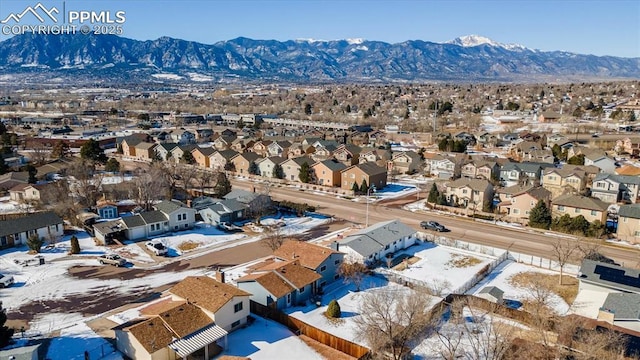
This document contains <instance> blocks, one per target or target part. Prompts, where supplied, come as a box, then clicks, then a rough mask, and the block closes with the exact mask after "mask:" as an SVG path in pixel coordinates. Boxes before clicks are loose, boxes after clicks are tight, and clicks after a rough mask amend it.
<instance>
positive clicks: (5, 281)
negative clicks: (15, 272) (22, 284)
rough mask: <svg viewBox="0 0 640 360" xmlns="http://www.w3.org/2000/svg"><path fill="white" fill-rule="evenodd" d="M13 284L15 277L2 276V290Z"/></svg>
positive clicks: (0, 275)
mask: <svg viewBox="0 0 640 360" xmlns="http://www.w3.org/2000/svg"><path fill="white" fill-rule="evenodd" d="M12 284H13V276H10V275H3V274H0V288H6V287H9V286H11V285H12Z"/></svg>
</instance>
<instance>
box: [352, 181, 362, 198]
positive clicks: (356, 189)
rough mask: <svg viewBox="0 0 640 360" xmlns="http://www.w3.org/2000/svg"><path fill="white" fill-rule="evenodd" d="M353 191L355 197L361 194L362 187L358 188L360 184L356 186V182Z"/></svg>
mask: <svg viewBox="0 0 640 360" xmlns="http://www.w3.org/2000/svg"><path fill="white" fill-rule="evenodd" d="M351 190H352V191H353V194H354V195H358V194H360V186H358V184H356V183H355V182H354V183H353V186H351Z"/></svg>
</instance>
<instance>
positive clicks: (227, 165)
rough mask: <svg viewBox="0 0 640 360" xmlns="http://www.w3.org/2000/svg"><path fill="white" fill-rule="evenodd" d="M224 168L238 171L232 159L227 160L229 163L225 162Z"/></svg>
mask: <svg viewBox="0 0 640 360" xmlns="http://www.w3.org/2000/svg"><path fill="white" fill-rule="evenodd" d="M224 169H225V170H226V171H236V164H234V163H232V162H231V161H227V163H226V164H224Z"/></svg>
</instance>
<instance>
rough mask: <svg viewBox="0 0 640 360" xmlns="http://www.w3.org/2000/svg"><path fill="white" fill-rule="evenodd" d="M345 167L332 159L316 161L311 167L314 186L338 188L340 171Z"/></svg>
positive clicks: (340, 178)
mask: <svg viewBox="0 0 640 360" xmlns="http://www.w3.org/2000/svg"><path fill="white" fill-rule="evenodd" d="M346 168H347V166H346V165H345V164H343V163H341V162H338V161H336V160H334V159H329V160H324V161H318V162H317V163H315V164H313V165H312V166H311V169H312V170H313V173H314V174H315V176H314V179H315V181H316V184H318V185H323V186H340V184H341V181H342V177H341V176H342V171H343V170H344V169H346Z"/></svg>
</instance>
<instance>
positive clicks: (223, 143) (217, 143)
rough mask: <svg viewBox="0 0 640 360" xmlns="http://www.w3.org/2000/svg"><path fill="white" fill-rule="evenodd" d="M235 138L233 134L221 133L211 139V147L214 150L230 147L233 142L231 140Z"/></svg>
mask: <svg viewBox="0 0 640 360" xmlns="http://www.w3.org/2000/svg"><path fill="white" fill-rule="evenodd" d="M235 139H236V136H235V135H230V136H226V135H221V136H218V138H217V139H215V140H214V141H213V147H214V148H216V150H225V149H229V148H230V147H231V144H232V143H233V141H234V140H235Z"/></svg>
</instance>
